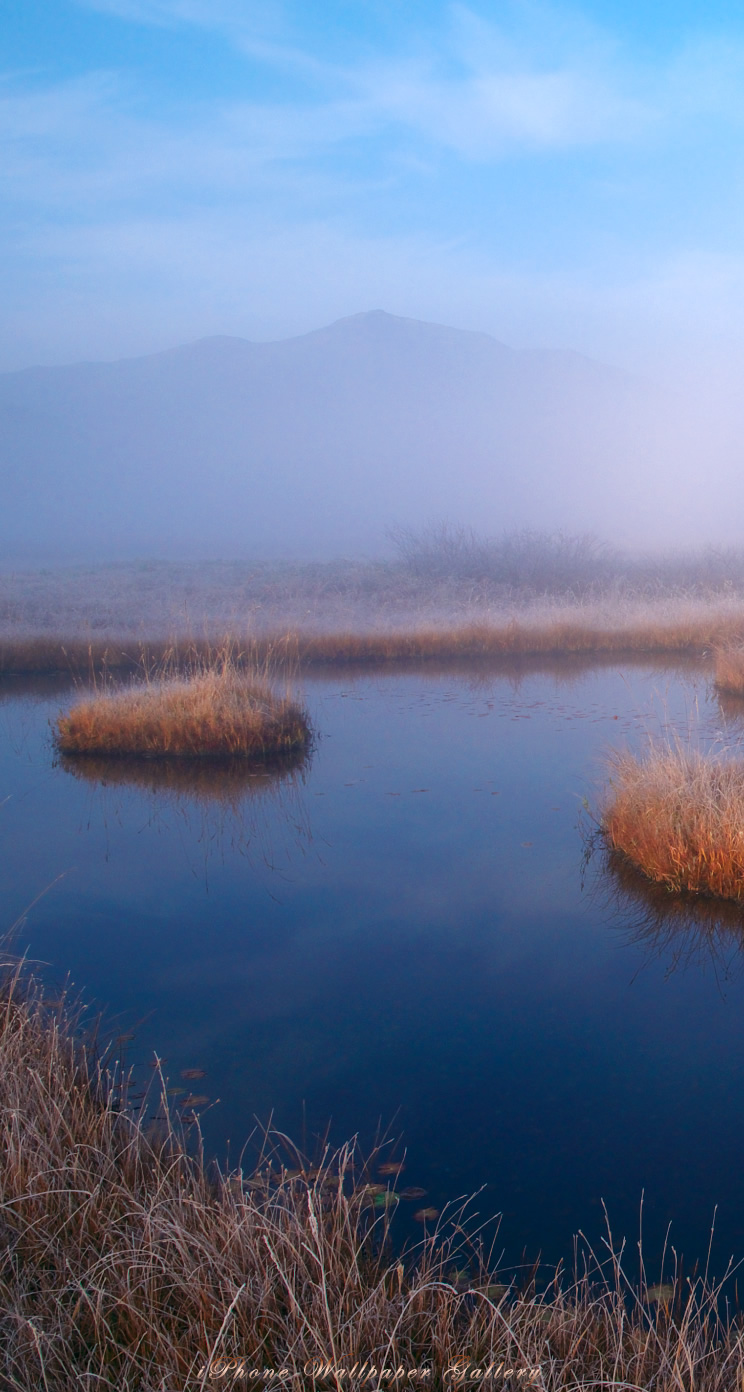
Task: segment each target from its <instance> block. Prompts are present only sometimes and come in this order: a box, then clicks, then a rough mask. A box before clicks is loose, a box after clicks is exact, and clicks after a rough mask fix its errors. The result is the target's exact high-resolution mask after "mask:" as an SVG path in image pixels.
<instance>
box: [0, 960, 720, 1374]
mask: <svg viewBox="0 0 744 1392" xmlns="http://www.w3.org/2000/svg"><path fill="white" fill-rule="evenodd" d="M75 1026H76V1020H75V1018H74V1016H73V1017H72V1018H70V1017H68V1016H67V1015H66V1014H65V1012H64V1006H63V1005H62V1006H60V1005H59V1003H56V1004H52V1003H50V1005H48V1006H47V1005H45V1003H44V1001H43V998H42V997H41V996H40V995H39V993H38V991H37V990H36V989H35V988H34V986H33V983H29V982H25V984H24V982H23V979H22V978H20V976H19V974H18V972H17V971H15V972H14V971H10V972H8V971H6V973H5V975H4V977H3V979H2V981H0V1240H1V1243H2V1246H1V1247H0V1381H2V1385H3V1386H4V1387H7V1388H9V1389H11V1388H12V1389H15V1392H42V1389H43V1390H44V1392H71V1389H72V1388H75V1389H76V1390H77V1392H80V1390H82V1392H102V1389H111V1392H113V1390H114V1389H116V1392H172V1389H175V1388H178V1389H183V1390H184V1392H187V1390H188V1389H193V1392H197V1390H198V1389H201V1392H203V1389H204V1388H205V1387H207V1386H215V1385H216V1386H225V1385H227V1386H246V1385H259V1386H266V1385H270V1386H274V1387H280V1388H284V1389H290V1390H291V1392H309V1390H310V1389H311V1388H322V1387H325V1388H336V1389H338V1388H340V1387H342V1386H347V1387H348V1386H354V1385H358V1386H360V1387H361V1386H364V1387H367V1386H369V1387H375V1386H381V1387H388V1386H398V1385H401V1383H400V1381H398V1382H396V1381H395V1380H393V1379H391V1378H390V1377H385V1376H378V1377H377V1378H375V1377H373V1376H368V1377H367V1378H366V1380H365V1379H359V1381H358V1382H357V1383H356V1384H355V1383H354V1380H353V1379H350V1378H349V1377H348V1376H347V1377H345V1378H337V1377H335V1376H334V1374H333V1372H332V1371H331V1372H328V1371H326V1372H324V1373H319V1374H317V1375H315V1376H314V1375H313V1368H316V1369H317V1368H318V1366H319V1365H320V1366H321V1367H322V1366H323V1365H325V1364H327V1363H331V1364H335V1367H336V1368H337V1369H339V1370H340V1369H347V1370H348V1369H351V1368H352V1367H353V1366H354V1364H356V1365H357V1367H358V1366H359V1364H360V1363H361V1364H364V1363H367V1365H368V1366H369V1365H370V1364H371V1365H373V1366H376V1367H377V1368H378V1369H381V1368H398V1367H402V1368H403V1369H404V1372H406V1371H407V1370H414V1371H415V1370H418V1371H419V1372H420V1373H425V1374H426V1376H425V1377H424V1378H421V1379H419V1381H418V1382H416V1381H415V1380H412V1385H421V1386H425V1387H431V1388H435V1389H442V1388H443V1387H445V1386H446V1387H450V1388H451V1387H452V1386H458V1385H475V1383H474V1382H472V1381H471V1380H470V1379H464V1378H463V1376H462V1374H461V1375H460V1378H459V1380H458V1378H456V1377H455V1376H454V1374H453V1373H450V1375H449V1377H447V1376H446V1369H448V1368H450V1369H452V1368H453V1367H454V1366H456V1365H457V1364H458V1362H459V1365H460V1368H462V1363H463V1362H470V1364H471V1366H472V1367H475V1368H481V1369H483V1368H487V1367H489V1366H491V1367H492V1369H494V1368H495V1369H496V1370H497V1371H496V1372H495V1373H492V1375H491V1378H490V1379H489V1378H484V1379H478V1380H477V1381H478V1382H480V1385H484V1386H490V1387H501V1386H511V1385H514V1386H524V1385H528V1386H535V1387H538V1388H542V1389H553V1388H555V1389H557V1388H567V1387H582V1388H590V1387H617V1388H621V1387H622V1388H626V1389H627V1388H648V1389H654V1390H655V1392H672V1389H674V1392H682V1390H683V1389H685V1390H687V1389H689V1388H692V1387H693V1386H694V1388H695V1389H704V1390H705V1392H729V1390H730V1392H734V1389H736V1392H741V1386H742V1376H743V1375H744V1339H743V1338H742V1331H741V1327H740V1325H739V1324H738V1323H737V1321H736V1320H731V1319H729V1317H728V1316H726V1318H725V1319H722V1318H721V1315H720V1311H721V1310H722V1309H723V1308H724V1305H723V1301H722V1299H721V1296H720V1291H719V1289H717V1288H715V1287H712V1286H708V1285H707V1284H706V1283H705V1282H704V1281H701V1280H693V1281H688V1280H687V1279H685V1280H684V1281H683V1279H682V1276H681V1273H679V1275H677V1273H676V1272H675V1270H672V1271H671V1272H670V1273H669V1274H668V1275H667V1276H666V1279H664V1273H663V1272H662V1273H661V1283H660V1284H659V1285H656V1286H653V1285H650V1284H647V1282H646V1276H645V1272H644V1269H643V1266H642V1264H641V1266H640V1269H639V1278H638V1282H637V1284H636V1285H633V1286H632V1285H631V1284H630V1282H629V1281H628V1280H627V1278H626V1277H625V1275H624V1273H623V1270H622V1268H621V1265H620V1261H619V1257H617V1256H615V1255H614V1254H613V1255H611V1256H609V1257H607V1256H606V1257H605V1265H604V1268H603V1269H602V1270H600V1269H599V1267H597V1266H595V1265H594V1263H593V1262H592V1260H591V1257H589V1261H590V1263H591V1265H590V1266H589V1268H582V1270H581V1272H580V1274H578V1275H577V1277H576V1278H575V1279H566V1278H565V1276H561V1275H560V1274H559V1275H558V1276H557V1277H556V1279H555V1280H554V1282H553V1283H552V1285H551V1286H550V1287H549V1288H548V1290H547V1291H546V1293H545V1294H544V1295H542V1296H537V1295H536V1293H535V1286H534V1279H533V1278H532V1277H530V1276H529V1274H528V1275H527V1276H526V1277H524V1278H523V1280H522V1282H521V1285H520V1286H519V1287H517V1286H516V1285H514V1284H511V1286H510V1285H509V1282H508V1281H507V1282H505V1283H503V1284H501V1283H499V1281H498V1277H497V1275H496V1273H495V1271H494V1270H493V1268H492V1267H491V1265H490V1263H489V1260H488V1253H487V1251H486V1250H485V1249H484V1247H483V1246H482V1245H481V1244H480V1243H479V1241H478V1239H477V1237H476V1236H475V1235H474V1234H469V1233H468V1231H467V1230H466V1228H463V1226H462V1225H461V1224H460V1222H459V1221H457V1220H456V1221H455V1222H454V1225H453V1226H452V1227H451V1228H450V1229H449V1235H446V1234H444V1233H443V1232H438V1231H436V1230H431V1231H427V1232H426V1234H425V1237H424V1240H423V1242H422V1243H421V1244H419V1246H418V1247H417V1248H416V1249H415V1250H414V1251H412V1252H410V1253H409V1254H408V1255H405V1254H401V1253H400V1252H396V1251H395V1250H394V1248H393V1246H392V1243H391V1224H394V1223H395V1221H396V1220H395V1218H394V1216H391V1215H393V1214H394V1211H395V1204H394V1203H390V1202H388V1201H387V1196H388V1194H389V1193H390V1192H391V1191H392V1189H393V1187H394V1185H395V1184H396V1182H397V1177H394V1178H388V1179H387V1181H386V1184H385V1185H384V1186H383V1185H382V1184H380V1183H377V1184H371V1183H370V1179H371V1177H376V1176H377V1175H380V1174H383V1173H384V1166H382V1165H380V1164H379V1161H380V1160H381V1159H384V1158H385V1157H384V1156H379V1155H378V1156H373V1157H372V1161H371V1167H367V1168H360V1167H359V1157H358V1156H357V1155H356V1153H355V1151H354V1149H353V1148H350V1147H347V1148H344V1149H342V1150H341V1151H340V1152H338V1153H336V1154H335V1155H329V1154H327V1155H326V1156H325V1157H324V1158H323V1159H322V1160H321V1161H320V1163H318V1164H317V1165H315V1166H310V1165H309V1164H307V1163H306V1162H305V1161H303V1159H302V1157H301V1156H299V1155H298V1154H297V1152H294V1151H292V1147H291V1146H290V1145H289V1143H288V1142H286V1141H285V1142H284V1145H285V1154H286V1153H287V1152H289V1155H290V1157H291V1158H290V1166H291V1168H287V1166H286V1165H285V1166H283V1165H282V1164H281V1163H280V1156H279V1152H278V1150H277V1149H275V1148H274V1149H272V1147H271V1145H269V1147H268V1148H265V1149H264V1151H263V1153H262V1155H261V1156H260V1157H259V1163H258V1166H257V1168H256V1169H253V1170H252V1172H251V1173H250V1174H246V1173H244V1172H243V1171H234V1172H232V1173H230V1174H222V1173H220V1172H219V1171H218V1170H217V1169H214V1168H211V1169H210V1168H208V1167H206V1166H205V1164H204V1162H203V1159H202V1156H201V1154H200V1152H199V1151H198V1149H197V1151H196V1153H195V1154H194V1153H192V1154H191V1155H190V1154H189V1153H188V1152H187V1150H186V1149H185V1148H184V1144H183V1142H182V1139H181V1135H180V1133H179V1131H178V1129H177V1128H176V1127H174V1125H173V1124H172V1123H171V1120H170V1118H169V1116H168V1114H167V1102H166V1098H165V1096H164V1095H163V1098H162V1101H161V1105H162V1106H163V1108H165V1114H164V1120H163V1121H161V1122H156V1123H154V1124H144V1123H143V1122H142V1121H140V1120H139V1119H138V1117H137V1114H136V1113H134V1112H133V1111H132V1110H131V1109H130V1108H129V1107H128V1106H127V1101H126V1097H127V1089H126V1078H125V1077H123V1076H122V1074H121V1072H120V1071H119V1072H117V1073H116V1074H114V1075H113V1077H112V1074H111V1073H110V1072H108V1071H107V1070H106V1069H104V1068H103V1067H102V1066H101V1064H100V1063H99V1062H97V1060H96V1057H95V1055H94V1054H93V1053H92V1051H91V1050H90V1049H87V1048H86V1047H84V1044H83V1042H82V1041H81V1038H80V1036H79V1033H76V1029H75ZM153 1076H154V1077H155V1079H156V1086H158V1087H162V1088H163V1093H164V1081H163V1082H162V1083H161V1080H160V1077H159V1075H158V1074H157V1073H155V1074H154V1075H153ZM197 1134H198V1133H197ZM355 1161H356V1162H357V1167H356V1168H355ZM387 1168H388V1169H389V1168H390V1167H389V1166H388V1167H387ZM379 1199H382V1202H378V1200H379ZM231 1360H244V1362H243V1365H242V1366H243V1367H244V1368H245V1372H246V1374H247V1373H248V1372H249V1371H250V1370H251V1369H257V1370H259V1378H258V1381H257V1382H256V1380H255V1379H253V1380H248V1378H247V1377H245V1378H238V1377H236V1376H235V1374H236V1370H237V1369H239V1367H240V1366H241V1365H240V1363H239V1362H238V1363H236V1362H232V1363H231ZM231 1367H232V1372H231V1371H230V1369H231ZM506 1368H512V1369H514V1370H515V1373H514V1374H512V1375H511V1379H510V1376H509V1375H508V1374H505V1372H504V1369H506ZM271 1369H273V1370H274V1375H273V1377H272V1376H271V1375H270V1373H269V1370H271ZM517 1369H521V1370H522V1373H521V1374H520V1376H517V1375H516V1370H517ZM280 1370H281V1371H280ZM427 1370H428V1372H427ZM405 1381H406V1384H407V1385H410V1382H409V1379H408V1378H405Z"/></svg>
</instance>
